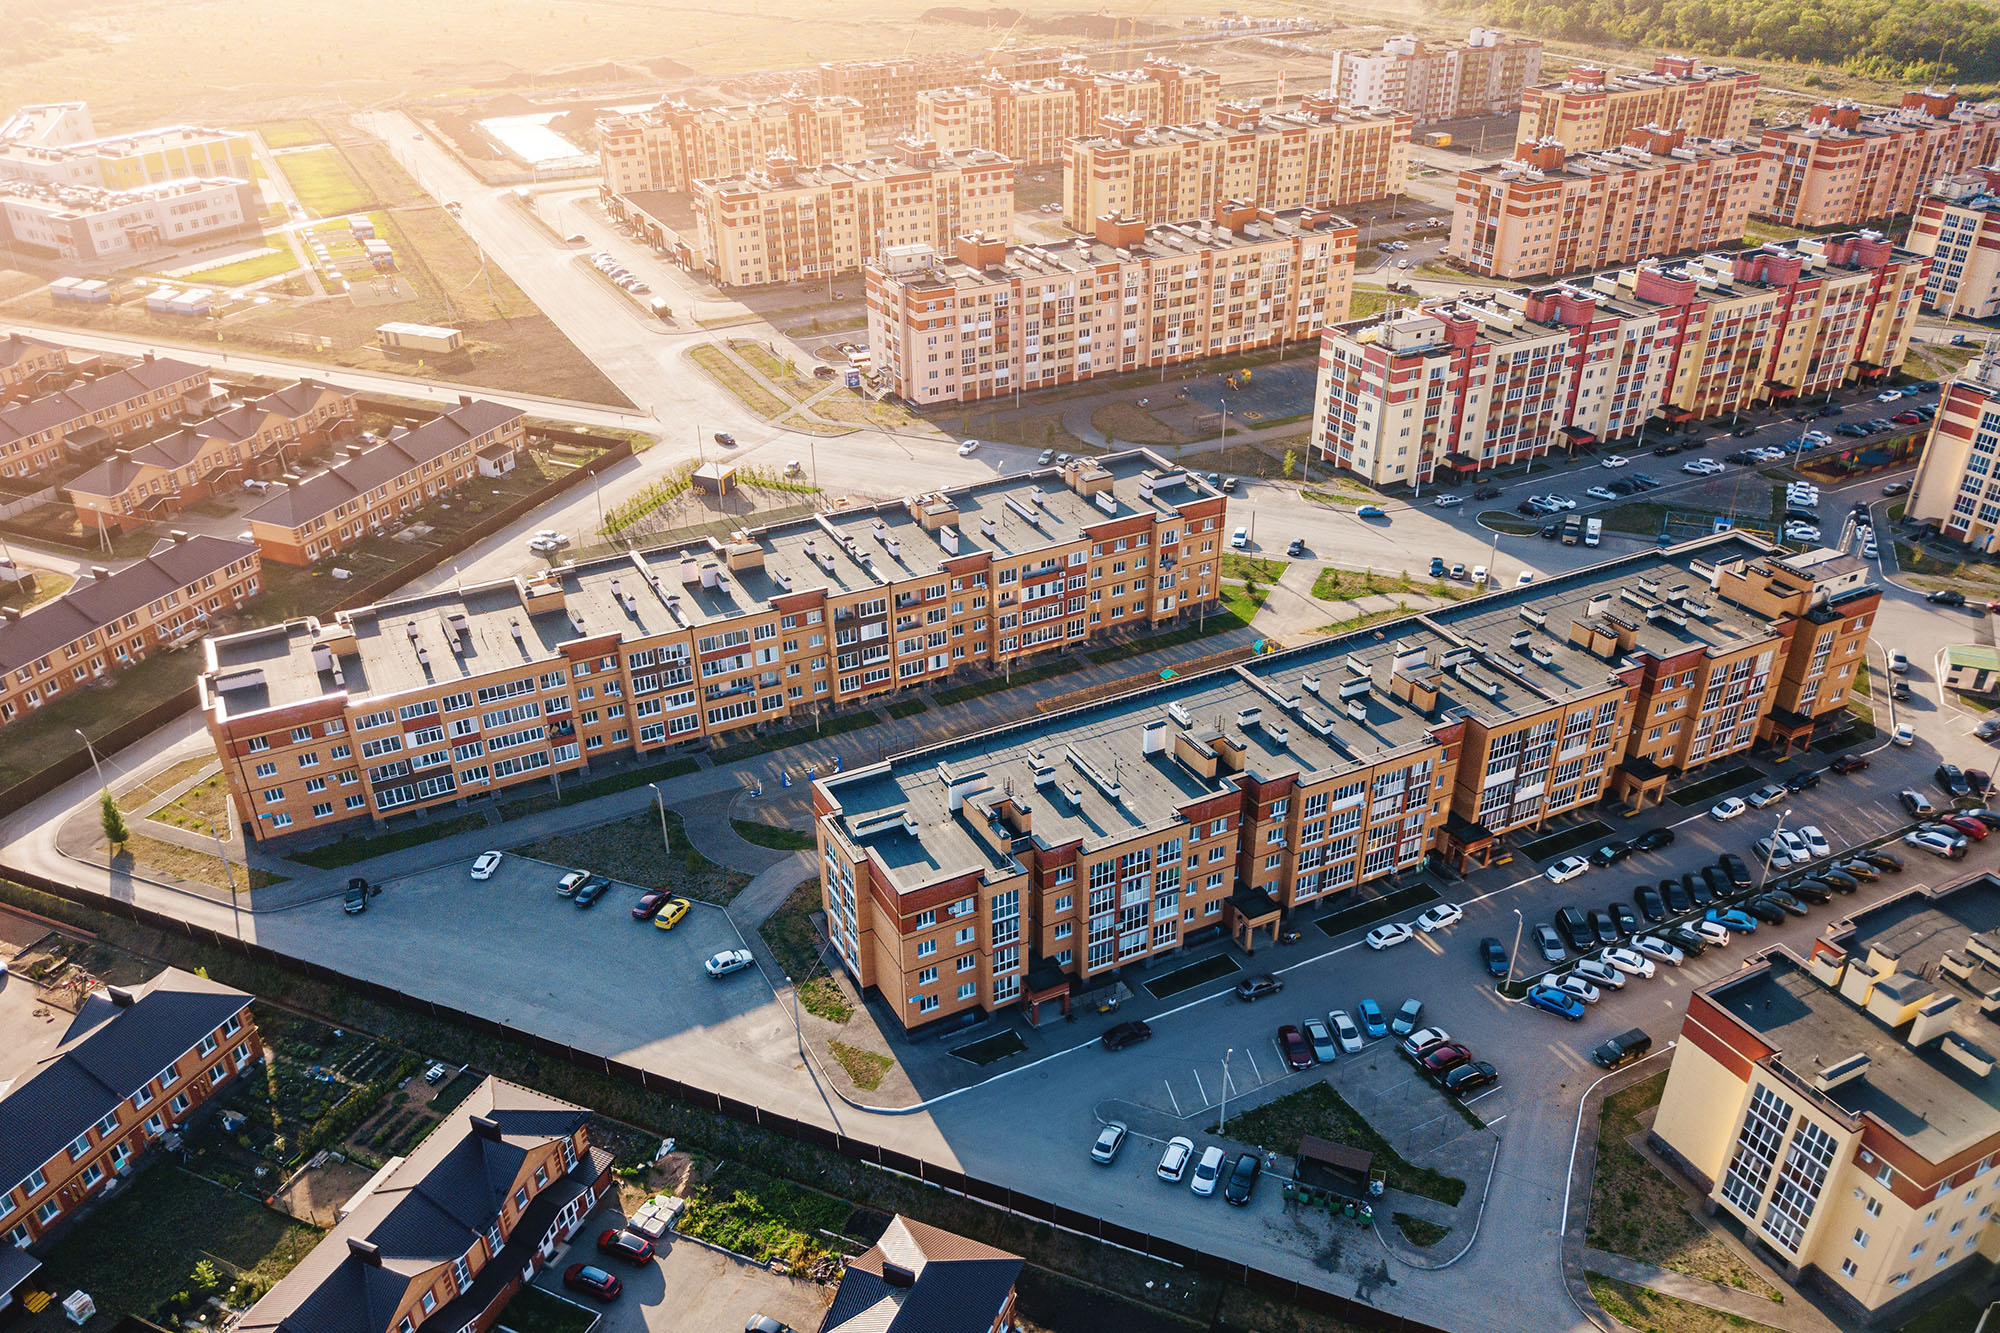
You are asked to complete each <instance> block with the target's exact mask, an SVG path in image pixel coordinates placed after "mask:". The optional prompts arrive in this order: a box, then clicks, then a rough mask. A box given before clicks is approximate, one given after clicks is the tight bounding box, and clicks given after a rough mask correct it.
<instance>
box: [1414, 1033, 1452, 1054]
mask: <svg viewBox="0 0 2000 1333" xmlns="http://www.w3.org/2000/svg"><path fill="white" fill-rule="evenodd" d="M1450 1040H1451V1034H1450V1033H1449V1032H1446V1031H1445V1030H1444V1029H1443V1028H1418V1029H1417V1030H1416V1031H1415V1032H1412V1033H1411V1034H1410V1035H1409V1036H1407V1037H1405V1038H1403V1054H1404V1055H1417V1054H1419V1053H1420V1052H1423V1051H1427V1050H1429V1049H1430V1048H1431V1047H1433V1046H1437V1045H1440V1044H1442V1043H1444V1042H1447V1041H1450Z"/></svg>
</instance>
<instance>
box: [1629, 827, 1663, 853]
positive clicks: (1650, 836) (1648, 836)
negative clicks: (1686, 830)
mask: <svg viewBox="0 0 2000 1333" xmlns="http://www.w3.org/2000/svg"><path fill="white" fill-rule="evenodd" d="M1673 845H1674V831H1673V830H1672V829H1670V828H1656V829H1647V830H1646V831H1645V832H1644V833H1641V834H1640V835H1639V836H1638V837H1636V838H1634V839H1632V840H1631V841H1630V842H1628V843H1626V844H1625V846H1626V849H1627V850H1629V851H1634V852H1657V851H1659V850H1660V848H1662V847H1671V846H1673Z"/></svg>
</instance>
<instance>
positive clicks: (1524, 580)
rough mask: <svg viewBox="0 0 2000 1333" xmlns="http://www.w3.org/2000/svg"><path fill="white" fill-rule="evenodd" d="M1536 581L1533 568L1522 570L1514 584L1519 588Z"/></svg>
mask: <svg viewBox="0 0 2000 1333" xmlns="http://www.w3.org/2000/svg"><path fill="white" fill-rule="evenodd" d="M1534 581H1535V571H1534V570H1532V569H1524V570H1522V571H1521V573H1520V575H1519V577H1517V578H1516V579H1515V580H1514V586H1515V587H1517V588H1525V587H1527V586H1528V585H1529V584H1530V583H1533V582H1534Z"/></svg>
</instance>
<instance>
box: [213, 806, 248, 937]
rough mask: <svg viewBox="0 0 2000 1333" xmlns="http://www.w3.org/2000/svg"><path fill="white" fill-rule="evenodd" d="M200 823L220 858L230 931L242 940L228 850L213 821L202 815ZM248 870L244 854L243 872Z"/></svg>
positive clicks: (241, 908)
mask: <svg viewBox="0 0 2000 1333" xmlns="http://www.w3.org/2000/svg"><path fill="white" fill-rule="evenodd" d="M201 822H202V823H203V824H205V825H207V827H208V836H209V837H211V838H213V839H215V854H216V855H217V856H219V857H221V858H222V877H223V879H224V880H225V881H226V882H227V883H228V885H229V920H230V929H231V930H233V931H234V932H235V934H236V938H237V939H239V940H240V939H242V938H243V906H242V904H241V903H239V902H237V901H236V871H235V870H234V869H232V868H231V867H230V864H229V849H228V848H227V847H225V846H224V845H223V843H222V835H221V834H220V833H218V832H216V831H215V821H214V820H212V819H210V818H209V817H208V816H207V815H202V816H201ZM249 868H250V867H249V864H248V856H247V853H246V857H245V864H244V870H245V871H246V872H247V871H248V870H249Z"/></svg>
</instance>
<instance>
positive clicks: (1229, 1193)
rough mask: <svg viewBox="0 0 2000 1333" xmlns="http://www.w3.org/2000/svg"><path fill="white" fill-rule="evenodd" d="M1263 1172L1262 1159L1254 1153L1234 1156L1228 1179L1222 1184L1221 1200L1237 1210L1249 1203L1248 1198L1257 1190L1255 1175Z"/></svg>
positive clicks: (1242, 1153)
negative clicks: (1232, 1205) (1234, 1206)
mask: <svg viewBox="0 0 2000 1333" xmlns="http://www.w3.org/2000/svg"><path fill="white" fill-rule="evenodd" d="M1262 1170H1263V1159H1261V1158H1260V1157H1258V1156H1257V1154H1256V1153H1254V1152H1241V1153H1238V1154H1236V1161H1235V1163H1234V1164H1233V1165H1232V1166H1231V1167H1230V1168H1229V1179H1228V1180H1226V1181H1224V1182H1223V1185H1222V1198H1223V1201H1224V1202H1226V1203H1232V1204H1235V1205H1236V1206H1237V1207H1238V1208H1241V1207H1242V1206H1243V1205H1245V1204H1247V1203H1249V1202H1250V1196H1251V1195H1252V1194H1253V1193H1255V1192H1256V1189H1257V1175H1258V1173H1259V1172H1260V1171H1262Z"/></svg>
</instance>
